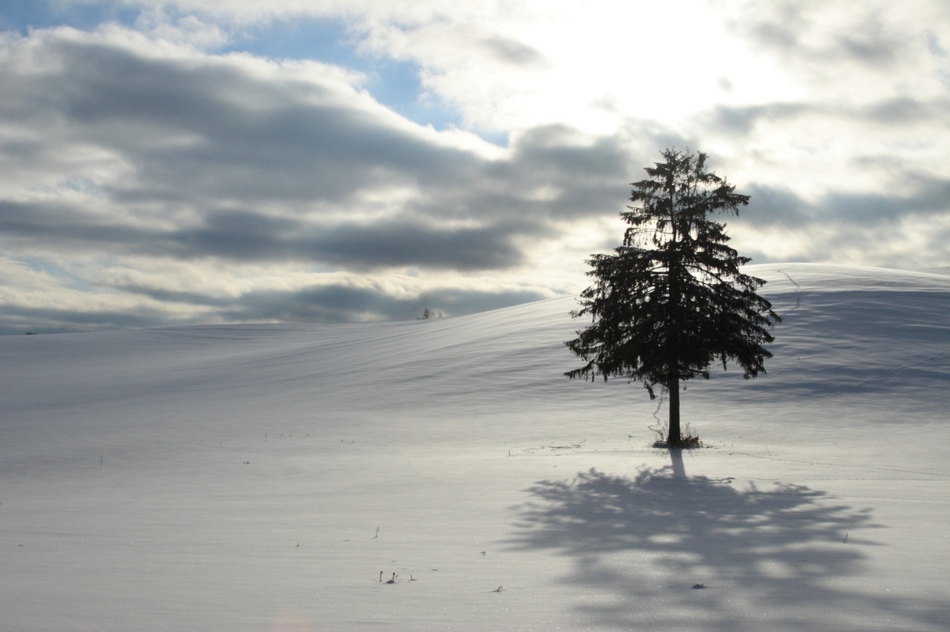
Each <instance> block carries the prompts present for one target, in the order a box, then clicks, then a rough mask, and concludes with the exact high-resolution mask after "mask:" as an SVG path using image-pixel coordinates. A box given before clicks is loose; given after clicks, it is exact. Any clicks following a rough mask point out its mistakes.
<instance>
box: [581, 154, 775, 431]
mask: <svg viewBox="0 0 950 632" xmlns="http://www.w3.org/2000/svg"><path fill="white" fill-rule="evenodd" d="M662 155H663V158H664V162H658V163H655V165H654V166H653V167H647V168H646V169H645V171H646V173H647V175H648V176H649V178H648V179H646V180H641V181H640V182H635V183H633V185H632V186H633V192H632V195H631V198H630V201H631V202H634V203H635V206H629V207H627V208H628V210H627V211H626V212H623V213H621V217H622V218H623V220H624V221H625V222H626V223H627V224H629V227H628V228H627V230H626V232H625V234H624V240H623V245H622V246H621V247H619V248H616V249H615V250H614V253H613V254H594V255H591V257H590V259H588V261H587V263H588V264H589V265H590V266H591V268H592V269H591V270H590V271H588V273H587V274H588V276H590V277H592V278H593V279H594V280H595V282H594V284H593V285H592V286H590V287H589V288H587V289H586V290H584V292H582V293H581V295H580V301H579V302H580V305H581V309H579V310H576V311H574V312H572V316H574V317H575V318H580V317H590V318H591V319H592V321H593V322H592V324H591V325H590V326H589V327H588V328H587V329H585V330H583V331H578V332H577V334H578V337H577V338H575V339H574V340H571V341H569V342H566V343H565V344H566V345H567V347H568V348H569V349H570V350H571V351H572V352H573V353H574V354H575V355H577V356H578V357H580V358H581V359H582V360H584V361H585V362H586V364H584V365H583V366H581V367H580V368H577V369H574V370H572V371H568V372H567V373H565V375H567V376H568V377H570V378H571V379H574V378H579V377H583V378H590V379H594V378H595V377H596V376H598V375H600V376H602V377H603V378H604V380H606V379H607V378H609V377H615V376H623V377H627V378H628V379H629V380H630V381H639V382H642V383H643V385H644V386H645V387H646V389H647V391H649V393H650V397H651V398H653V397H655V396H656V391H655V388H656V386H657V385H660V386H661V387H664V388H666V389H667V391H668V392H669V398H670V422H669V434H668V436H667V444H668V445H670V446H678V445H681V444H682V442H683V438H682V437H681V433H680V420H679V384H680V381H683V380H688V379H691V378H693V377H695V376H697V375H701V376H703V377H704V378H707V379H708V378H709V366H710V365H711V364H712V363H713V361H718V362H720V363H721V364H722V366H723V369H726V368H727V365H728V362H729V361H730V360H732V361H735V363H736V364H738V365H739V366H740V367H742V369H743V376H744V377H745V378H752V377H755V376H756V375H758V374H759V373H760V372H762V373H764V372H765V366H764V362H765V360H766V358H770V357H772V354H771V353H770V352H769V351H768V350H767V349H765V347H764V346H763V344H767V343H770V342H772V340H773V338H772V335H771V334H770V333H769V329H770V328H771V327H772V326H773V325H774V324H776V323H778V322H781V318H780V317H779V316H778V314H776V313H775V312H774V311H772V305H771V303H770V302H769V301H767V300H766V299H764V298H762V297H761V296H759V295H758V294H756V290H757V289H758V288H760V287H761V286H763V285H764V284H765V281H764V280H762V279H758V278H755V277H752V276H749V275H746V274H743V273H742V272H741V271H740V269H739V268H740V266H742V265H744V264H746V263H748V262H749V261H750V259H749V258H748V257H743V256H740V255H739V254H738V253H737V252H736V251H735V250H734V249H732V248H730V247H729V246H728V245H727V242H728V241H729V237H728V235H727V234H726V232H725V228H726V225H725V224H722V223H719V222H715V221H712V220H710V219H709V218H708V215H710V214H712V213H735V214H736V215H738V212H739V207H740V206H744V205H746V204H748V203H749V196H747V195H740V194H738V193H735V187H734V186H732V185H730V184H729V183H728V182H727V181H726V180H725V179H724V178H720V177H719V176H717V175H715V174H714V173H710V172H707V171H706V160H707V156H706V154H703V153H697V154H692V153H689V152H680V151H676V150H673V149H667V150H664V151H663V152H662Z"/></svg>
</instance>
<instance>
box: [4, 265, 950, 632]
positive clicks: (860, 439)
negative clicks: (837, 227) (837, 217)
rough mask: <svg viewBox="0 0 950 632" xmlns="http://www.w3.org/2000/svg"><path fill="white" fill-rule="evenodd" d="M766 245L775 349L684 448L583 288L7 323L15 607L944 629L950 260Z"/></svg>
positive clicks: (214, 624)
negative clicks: (465, 299) (382, 319)
mask: <svg viewBox="0 0 950 632" xmlns="http://www.w3.org/2000/svg"><path fill="white" fill-rule="evenodd" d="M751 272H752V273H753V274H756V275H759V276H763V277H765V278H767V279H768V280H769V284H768V285H767V286H766V287H765V288H764V290H763V293H764V294H765V295H766V296H767V297H769V298H770V299H771V300H772V301H773V303H774V304H775V307H776V308H777V310H778V311H779V312H780V313H781V314H782V315H783V316H784V317H785V322H784V323H783V324H781V325H780V326H779V327H777V328H776V330H775V332H774V333H775V335H776V343H775V345H774V346H773V347H772V350H773V351H774V353H775V358H774V359H773V360H772V361H771V362H770V363H768V365H767V368H768V371H769V373H768V375H767V376H763V377H760V378H758V379H756V380H754V381H745V380H743V379H742V378H741V376H740V375H738V374H737V373H735V372H729V373H722V372H721V371H720V372H715V373H714V375H713V378H712V379H711V380H709V381H703V380H697V381H692V382H690V383H689V384H688V390H687V391H686V392H685V393H684V398H683V415H684V419H685V420H686V421H688V422H689V423H690V424H691V426H692V427H693V429H695V430H696V431H698V432H699V434H700V435H701V436H702V438H703V439H704V441H705V442H706V445H707V447H706V448H704V449H701V450H696V451H691V452H686V453H683V454H681V455H677V454H673V455H671V454H670V453H668V452H664V451H661V450H655V449H653V448H651V447H650V446H651V442H652V440H653V439H654V434H653V432H652V430H651V429H650V428H649V426H651V425H655V417H654V413H656V415H657V417H659V418H660V419H662V418H663V416H664V414H665V412H666V411H665V406H664V407H662V408H661V409H660V410H659V412H657V404H658V403H659V402H657V401H650V400H649V399H648V396H647V394H646V392H645V391H644V390H643V389H642V388H640V387H639V386H638V385H630V384H627V383H625V382H624V381H622V380H618V381H611V382H608V383H606V384H605V383H603V382H596V383H585V382H571V381H568V380H567V379H566V378H564V377H563V372H564V371H566V370H568V369H570V368H573V366H574V365H575V363H576V359H575V358H573V357H572V356H571V355H570V353H569V352H568V351H567V350H566V349H565V348H564V346H563V344H562V343H563V341H565V340H568V339H569V338H571V337H572V335H573V332H574V330H575V329H578V328H581V327H583V326H584V325H585V323H584V322H581V321H577V322H575V321H572V320H571V319H570V317H569V315H568V313H569V311H570V310H571V309H573V307H574V301H573V299H569V298H568V299H556V300H550V301H545V302H541V303H535V304H530V305H523V306H519V307H514V308H509V309H504V310H499V311H494V312H489V313H484V314H478V315H473V316H467V317H460V318H450V319H443V320H429V321H417V322H405V323H387V324H370V325H366V324H361V325H340V326H325V325H312V326H311V325H298V326H289V325H266V326H245V327H234V326H228V327H223V326H222V327H206V328H202V327H198V328H185V329H167V330H150V331H116V332H105V333H86V334H76V335H50V336H7V337H2V338H0V568H2V569H3V571H2V573H0V628H2V629H3V630H16V631H19V630H362V629H378V628H380V627H381V626H386V629H390V630H406V629H457V630H476V629H478V630H493V629H517V630H552V629H596V630H629V629H632V630H722V631H726V630H730V631H731V630H748V631H769V630H946V629H950V590H948V586H947V581H946V580H947V573H948V570H950V532H948V530H947V527H946V525H947V524H948V523H950V495H948V491H950V490H948V487H950V485H948V481H950V458H948V457H950V448H948V443H950V428H948V421H950V419H948V411H950V388H948V386H950V317H948V314H950V277H947V276H944V275H939V274H923V273H910V272H898V271H889V270H880V269H854V268H840V267H829V266H819V265H804V264H797V265H793V264H789V265H787V266H771V265H770V266H753V267H752V268H751ZM381 573H382V575H381ZM393 573H396V580H395V582H394V583H391V584H390V583H387V582H386V580H388V579H390V578H392V575H393ZM381 577H382V580H383V581H380V578H381ZM694 586H702V588H699V587H696V588H694Z"/></svg>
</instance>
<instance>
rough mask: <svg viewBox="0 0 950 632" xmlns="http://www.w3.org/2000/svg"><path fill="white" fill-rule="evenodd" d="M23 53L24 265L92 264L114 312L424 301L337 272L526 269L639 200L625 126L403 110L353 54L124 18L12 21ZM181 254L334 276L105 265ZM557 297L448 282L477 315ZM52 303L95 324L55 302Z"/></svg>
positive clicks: (3, 225)
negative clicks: (502, 123)
mask: <svg viewBox="0 0 950 632" xmlns="http://www.w3.org/2000/svg"><path fill="white" fill-rule="evenodd" d="M4 53H5V54H4V56H3V58H2V59H0V73H2V77H3V82H4V85H5V86H7V87H8V88H9V90H5V91H4V93H3V95H0V113H2V114H3V118H4V119H5V120H8V121H16V125H15V126H14V125H9V124H8V125H5V126H3V127H2V134H3V135H4V137H5V138H8V139H10V140H11V142H10V143H6V144H5V145H4V147H5V150H3V151H0V164H2V165H3V166H5V167H7V169H6V170H5V171H4V173H5V174H6V175H3V176H0V241H2V242H3V243H4V244H7V245H8V246H9V248H8V250H7V251H8V252H15V253H17V255H16V256H17V257H18V258H20V259H21V260H25V259H27V258H31V260H39V259H48V258H50V257H61V256H65V255H67V254H68V255H69V256H71V257H74V259H75V261H82V262H83V263H82V264H81V265H74V266H73V268H74V270H75V274H76V275H78V276H79V277H81V278H83V279H86V281H85V285H86V286H87V290H89V292H90V294H88V295H87V298H89V299H91V300H95V301H100V302H102V303H103V304H104V305H105V304H116V307H115V311H114V312H113V311H111V310H109V309H106V308H103V309H102V310H99V313H100V317H101V318H102V319H103V323H112V324H123V325H127V324H129V323H131V322H142V323H145V322H149V323H151V322H153V321H154V322H163V321H167V320H169V319H171V320H172V321H174V317H173V316H172V313H182V314H183V318H184V320H186V321H188V322H190V321H191V320H194V319H196V318H198V319H201V318H204V319H207V320H218V319H226V318H231V317H237V316H238V315H242V316H244V317H255V315H258V316H260V317H266V318H270V317H271V316H272V315H274V314H280V313H291V312H293V313H297V314H299V315H301V316H304V315H308V314H309V315H310V316H312V317H319V318H331V317H337V318H340V319H346V318H351V317H354V315H356V314H361V316H359V318H370V319H378V318H384V317H395V316H397V315H400V316H405V315H406V314H407V312H408V311H410V308H411V310H414V309H415V308H416V307H418V304H417V303H416V302H413V301H408V302H407V300H408V299H398V300H397V299H395V298H393V297H388V296H387V295H386V293H385V291H383V290H380V289H378V288H377V289H373V290H368V289H366V288H362V289H359V290H353V289H352V288H344V289H337V290H335V291H331V290H330V289H329V288H331V287H336V286H334V285H333V284H332V283H331V284H328V283H327V282H326V281H321V280H320V279H319V278H318V277H319V275H320V274H323V273H326V272H333V271H342V272H346V273H348V274H365V273H369V272H375V273H387V271H392V272H396V273H401V272H404V271H406V270H416V271H418V270H428V271H430V272H432V273H437V278H436V279H434V280H432V281H429V282H426V283H421V284H419V287H418V288H416V290H415V292H416V294H417V295H418V294H421V293H423V291H424V290H425V288H429V287H433V288H437V287H440V284H443V283H447V282H448V281H446V280H445V279H444V278H442V277H440V276H438V275H443V276H444V275H455V276H456V277H458V275H468V274H476V273H477V274H483V273H487V272H493V273H508V272H513V271H514V272H517V271H518V270H523V269H525V268H526V267H528V268H530V266H531V265H532V261H531V256H532V255H531V253H532V252H534V251H535V250H536V249H538V248H544V247H545V244H546V243H549V242H554V241H556V240H557V239H558V238H559V237H561V236H562V235H563V234H564V232H565V231H567V230H570V227H571V226H572V225H573V224H575V223H577V222H579V221H583V219H584V218H587V217H592V216H598V215H603V214H604V212H605V210H610V211H614V209H615V208H616V207H617V202H618V200H621V201H622V200H623V199H624V197H625V195H626V192H625V185H624V184H623V181H624V178H625V165H626V164H628V163H629V162H630V156H629V153H628V152H627V151H626V150H625V149H624V147H623V144H622V140H621V139H619V138H605V137H595V136H591V135H590V134H585V133H583V132H580V131H578V130H576V129H573V128H571V127H570V126H567V125H560V126H548V127H542V128H538V129H534V130H529V131H527V132H525V133H524V134H521V135H519V136H517V137H516V138H513V140H512V143H511V146H510V147H509V148H507V149H504V150H503V149H501V148H498V147H496V146H493V145H490V144H489V143H486V142H485V141H482V140H480V139H478V138H477V137H475V136H473V135H471V134H466V133H464V132H459V131H457V130H448V131H445V132H437V131H435V130H433V129H431V128H426V127H421V126H419V125H417V124H414V123H412V122H411V121H408V120H406V119H404V118H402V117H399V116H397V115H395V114H394V113H393V112H391V111H390V110H388V109H386V108H384V107H383V106H381V105H380V104H378V103H377V102H376V101H375V100H374V99H372V97H371V96H370V95H368V94H367V93H366V92H365V91H363V90H362V89H361V87H360V81H361V77H360V76H359V75H356V74H353V73H350V72H348V71H345V70H342V69H340V68H337V67H334V66H327V65H324V64H319V63H311V62H306V63H298V62H289V63H278V62H274V61H267V60H261V59H259V58H253V57H250V56H247V55H240V54H227V55H212V54H207V53H203V52H200V51H197V50H195V49H193V48H191V47H188V46H182V45H180V44H175V43H169V42H167V41H164V40H152V39H149V38H147V37H144V36H142V35H141V34H138V33H135V32H132V31H129V30H127V29H124V28H120V27H116V26H110V27H104V28H103V29H101V30H99V31H97V32H93V33H86V32H80V31H75V30H72V29H67V28H61V29H53V30H46V31H37V32H34V33H32V34H31V35H29V36H27V37H8V38H7V39H6V40H5V41H4ZM169 260H172V261H180V262H192V264H190V265H196V266H206V267H210V268H213V269H215V270H216V271H217V274H219V275H220V276H221V277H222V278H223V277H227V276H228V275H229V274H231V273H232V272H229V270H233V273H235V274H244V273H245V271H246V270H249V269H251V268H253V267H254V266H274V265H285V266H288V270H299V269H301V266H302V269H309V270H311V271H312V272H311V275H316V276H312V278H310V279H309V280H304V279H298V280H297V281H296V282H295V284H294V287H292V288H288V289H284V290H274V291H266V290H262V289H260V288H257V289H251V290H247V289H245V290H243V291H242V292H240V293H238V294H233V293H231V294H229V295H226V296H214V295H211V296H208V295H207V294H203V293H202V291H200V290H191V289H188V288H187V287H182V288H179V289H172V288H170V287H168V283H164V282H161V283H159V282H157V281H156V279H155V278H151V279H149V280H148V281H140V282H139V283H136V284H128V283H116V282H109V281H105V280H104V279H105V278H106V277H108V276H109V273H108V271H109V270H110V269H117V268H119V269H121V268H131V269H137V270H142V271H147V270H148V269H150V268H154V267H155V266H157V265H158V264H159V263H160V262H166V261H169ZM50 269H53V268H50ZM57 269H58V270H59V273H60V274H61V273H62V269H63V268H57ZM146 276H148V275H146ZM94 278H97V279H98V280H97V281H93V279H94ZM456 283H458V280H456ZM463 285H464V284H463ZM89 288H93V289H89ZM314 288H316V289H314ZM204 291H205V292H206V291H207V290H204ZM561 291H563V289H562V290H561ZM110 292H118V293H128V294H130V295H133V296H139V297H146V298H148V299H149V301H150V303H149V304H150V305H153V307H154V306H161V309H159V310H158V311H156V312H154V313H156V314H162V316H155V318H154V319H152V320H150V319H148V318H145V317H139V320H137V321H129V320H122V319H119V318H117V317H114V316H113V315H110V314H113V313H119V310H121V309H122V308H121V307H120V306H119V305H118V303H121V301H116V300H115V297H114V296H111V295H110ZM551 292H552V289H551V288H550V287H546V286H545V282H544V281H543V280H541V281H540V282H539V283H538V285H536V286H535V287H534V288H531V289H528V288H519V289H515V290H499V291H498V293H497V295H493V294H492V292H490V291H486V290H478V291H474V290H473V291H472V292H471V293H467V292H464V291H461V290H459V291H456V292H455V293H454V294H453V293H452V292H451V291H449V289H447V288H444V287H443V289H440V290H438V291H437V292H436V294H435V296H436V297H441V299H440V300H442V301H443V302H444V303H446V304H445V305H441V306H440V307H441V308H442V309H444V310H445V311H449V312H453V313H458V310H472V309H477V308H478V307H477V306H478V305H481V306H482V308H483V309H484V308H487V307H488V306H491V305H496V304H509V301H510V300H511V297H513V296H517V297H522V298H525V297H542V296H550V295H551ZM202 296H205V299H202V298H201V297H202ZM492 296H495V297H494V298H492ZM344 299H345V300H344ZM44 300H45V299H44ZM268 300H270V301H273V305H272V306H271V308H266V307H265V306H264V303H266V302H267V301H268ZM320 301H324V302H323V303H320ZM339 301H343V303H339V304H338V302H339ZM360 301H363V302H364V305H363V306H362V307H361V308H359V309H356V308H355V307H354V308H350V307H348V306H347V305H350V304H351V303H352V304H354V305H358V304H359V302H360ZM40 302H42V301H40ZM318 303H319V304H318ZM182 305H188V306H190V307H191V308H195V309H184V310H183V309H182ZM278 305H287V306H288V307H285V308H278V307H277V306H278ZM251 306H256V307H254V308H253V309H251ZM293 306H297V307H296V308H295V307H293ZM407 306H408V307H407ZM295 310H296V311H295ZM133 311H134V310H133ZM36 313H37V315H38V316H37V319H38V320H39V321H43V322H45V321H47V320H48V321H49V322H50V323H52V322H54V321H56V319H57V318H62V319H63V320H62V325H61V326H62V327H67V326H69V325H70V324H72V325H75V326H80V325H82V324H83V321H82V320H81V319H80V320H69V319H65V317H61V315H60V316H57V314H60V312H59V311H57V310H55V309H53V308H49V307H47V308H42V307H37V308H36ZM268 314H270V316H269V315H268ZM273 317H276V316H273ZM50 327H51V328H55V327H54V326H53V325H50Z"/></svg>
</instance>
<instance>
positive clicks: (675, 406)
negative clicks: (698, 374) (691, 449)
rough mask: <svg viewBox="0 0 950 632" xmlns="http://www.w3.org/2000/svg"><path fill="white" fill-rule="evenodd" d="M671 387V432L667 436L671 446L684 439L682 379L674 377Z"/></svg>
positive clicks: (669, 386) (668, 443) (671, 380)
mask: <svg viewBox="0 0 950 632" xmlns="http://www.w3.org/2000/svg"><path fill="white" fill-rule="evenodd" d="M668 388H669V389H670V434H669V435H667V437H666V443H667V445H670V446H678V445H679V444H680V442H681V441H682V440H683V437H682V436H681V434H680V379H679V377H673V378H672V379H670V383H669V385H668Z"/></svg>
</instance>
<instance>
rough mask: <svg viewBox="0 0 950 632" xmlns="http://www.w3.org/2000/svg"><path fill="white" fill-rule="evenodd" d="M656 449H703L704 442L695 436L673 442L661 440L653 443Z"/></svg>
mask: <svg viewBox="0 0 950 632" xmlns="http://www.w3.org/2000/svg"><path fill="white" fill-rule="evenodd" d="M653 447H654V448H661V449H664V450H666V449H670V450H672V449H679V450H690V449H692V448H701V447H703V442H702V441H700V440H699V437H697V436H695V435H687V436H685V437H681V438H680V440H679V441H674V442H671V441H669V440H664V439H661V440H659V441H654V442H653Z"/></svg>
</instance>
